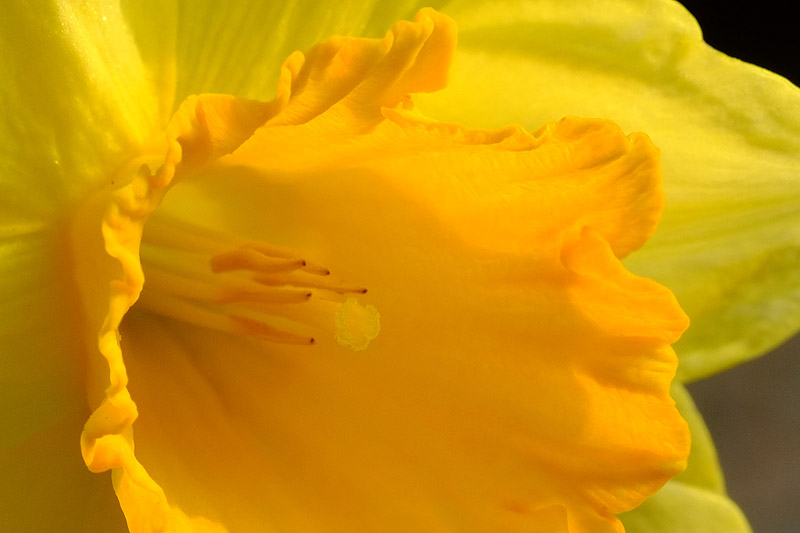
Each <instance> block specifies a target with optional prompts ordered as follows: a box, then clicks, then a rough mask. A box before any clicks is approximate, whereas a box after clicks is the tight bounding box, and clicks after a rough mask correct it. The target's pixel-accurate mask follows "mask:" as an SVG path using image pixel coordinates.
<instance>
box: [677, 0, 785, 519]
mask: <svg viewBox="0 0 800 533" xmlns="http://www.w3.org/2000/svg"><path fill="white" fill-rule="evenodd" d="M681 3H682V4H683V5H684V6H685V7H686V8H687V9H688V10H689V11H691V12H692V14H693V15H694V16H695V18H697V20H698V21H699V22H700V26H701V27H702V29H703V35H704V38H705V40H706V42H708V43H709V44H711V45H712V46H713V47H714V48H716V49H717V50H720V51H722V52H725V53H726V54H728V55H730V56H733V57H736V58H739V59H742V60H745V61H747V62H750V63H755V64H756V65H759V66H761V67H764V68H767V69H769V70H772V71H773V72H777V73H778V74H780V75H782V76H784V77H786V78H788V79H789V80H790V81H792V82H793V83H794V84H795V85H798V84H800V68H799V67H800V16H798V14H797V12H796V11H795V10H794V9H793V7H794V6H795V3H794V2H791V1H788V2H786V3H778V2H774V1H756V2H753V1H752V0H751V1H750V2H747V3H742V4H734V3H732V2H712V1H708V0H707V1H705V2H702V1H684V2H681ZM798 180H800V175H798ZM799 386H800V337H795V338H794V339H792V340H791V341H789V342H787V343H786V344H785V345H784V346H782V347H781V348H779V349H777V350H775V351H774V352H773V353H771V354H768V355H766V356H764V357H762V358H760V359H757V360H755V361H752V362H750V363H746V364H744V365H741V366H739V367H736V368H734V369H732V370H729V371H727V372H723V373H722V374H719V375H717V376H714V377H712V378H709V379H706V380H703V381H700V382H698V383H694V384H692V385H690V386H689V390H690V391H691V392H692V395H693V396H694V398H695V401H696V402H697V405H698V407H699V408H700V411H701V412H702V413H703V415H704V416H705V417H706V422H707V424H708V427H709V429H710V430H711V434H712V435H713V436H714V440H715V441H716V444H717V450H718V452H719V456H720V461H721V463H722V468H723V470H724V472H725V476H726V479H727V484H728V491H729V493H730V496H731V497H732V498H733V499H734V500H735V501H736V502H737V503H739V505H740V506H741V507H742V510H744V512H745V514H746V515H747V517H748V518H749V519H750V523H751V525H752V526H753V531H754V532H755V533H792V532H800V390H798V389H799V388H800V387H799Z"/></svg>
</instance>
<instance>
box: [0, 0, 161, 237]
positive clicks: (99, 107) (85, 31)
mask: <svg viewBox="0 0 800 533" xmlns="http://www.w3.org/2000/svg"><path fill="white" fill-rule="evenodd" d="M43 29H45V30H46V31H43ZM0 35H2V37H1V38H0V39H2V42H1V43H0V72H2V73H3V75H2V81H0V91H2V99H3V106H4V109H7V110H9V112H8V113H5V115H6V116H5V118H4V120H3V122H2V125H1V126H0V138H2V141H3V143H2V148H1V149H0V161H2V166H3V175H2V177H0V205H2V209H0V212H2V219H0V220H2V221H3V223H4V224H6V223H8V221H9V219H10V218H11V217H12V216H13V217H14V219H15V222H16V223H19V222H20V220H37V221H38V220H50V221H52V220H54V219H56V218H58V217H63V216H64V214H65V213H68V212H69V210H70V209H72V208H74V206H75V203H76V202H77V201H78V200H79V199H80V198H82V197H84V196H85V195H86V194H87V193H88V191H90V190H92V189H93V188H94V187H96V186H97V185H98V183H100V182H102V181H105V180H107V179H108V178H109V177H110V175H109V174H110V173H112V172H113V171H114V170H115V167H116V166H117V165H119V164H120V161H121V160H124V159H125V157H126V156H127V154H130V153H134V152H136V151H139V150H140V149H141V148H142V147H143V146H144V145H145V144H146V143H147V142H149V140H150V138H151V137H152V136H153V135H154V134H155V132H157V131H158V130H159V129H161V128H162V127H163V126H164V124H165V122H166V119H167V118H168V115H163V114H162V113H163V112H165V111H166V112H168V111H169V109H167V108H166V107H165V106H164V105H163V100H162V96H163V94H162V93H161V92H160V91H159V90H158V89H157V88H156V87H155V86H154V85H152V84H151V81H150V80H151V78H150V71H149V69H148V67H147V66H146V65H145V63H144V62H143V60H142V57H141V56H140V52H139V49H138V48H137V42H136V35H135V34H134V31H133V29H132V28H131V27H130V25H129V24H128V21H127V20H126V18H125V13H124V11H123V10H122V8H121V7H120V6H119V5H117V4H114V3H108V2H92V1H87V2H81V3H76V2H59V3H51V2H45V3H43V4H42V5H40V6H38V7H37V9H35V10H33V9H31V8H30V6H29V5H27V4H25V3H19V2H12V3H10V4H9V5H8V6H6V8H5V10H4V15H3V17H2V21H1V22H0ZM33 36H35V37H33ZM54 73H55V75H56V76H57V77H56V78H54ZM169 96H170V97H171V95H169ZM12 111H13V112H12Z"/></svg>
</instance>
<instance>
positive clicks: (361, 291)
mask: <svg viewBox="0 0 800 533" xmlns="http://www.w3.org/2000/svg"><path fill="white" fill-rule="evenodd" d="M358 292H359V293H360V294H367V289H359V290H358Z"/></svg>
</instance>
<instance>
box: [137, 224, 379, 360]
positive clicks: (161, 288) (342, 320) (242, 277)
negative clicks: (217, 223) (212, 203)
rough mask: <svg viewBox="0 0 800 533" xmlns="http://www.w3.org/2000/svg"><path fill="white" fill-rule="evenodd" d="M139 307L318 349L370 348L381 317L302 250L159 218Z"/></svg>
mask: <svg viewBox="0 0 800 533" xmlns="http://www.w3.org/2000/svg"><path fill="white" fill-rule="evenodd" d="M140 257H141V264H142V269H143V272H144V279H145V282H144V289H143V290H142V293H141V295H140V297H139V300H138V302H137V303H136V307H137V308H139V309H143V310H146V311H148V312H151V313H154V314H158V315H162V316H166V317H169V318H172V319H177V320H181V321H184V322H187V323H190V324H193V325H196V326H200V327H204V328H209V329H213V330H217V331H222V332H227V333H233V334H239V335H248V336H252V337H255V338H259V339H262V340H266V341H269V342H274V343H280V344H292V345H306V346H312V345H314V344H316V343H317V339H318V337H319V335H321V334H325V335H329V336H330V337H332V338H334V339H336V341H337V342H338V343H339V344H340V345H342V346H345V347H347V348H350V349H352V350H356V351H358V350H363V349H365V348H367V346H368V345H369V343H370V341H372V340H373V339H374V338H375V337H376V336H377V335H378V333H379V331H380V315H379V313H378V311H377V309H375V307H373V306H371V305H362V304H361V303H360V302H359V301H358V297H359V296H362V295H364V294H366V293H367V289H366V288H365V287H362V286H360V285H357V284H353V283H349V282H347V281H344V280H342V279H339V278H337V277H336V276H334V275H333V274H332V273H331V271H330V270H329V269H328V268H327V267H325V266H323V265H321V264H318V263H315V262H313V261H311V260H309V259H307V258H305V257H304V256H303V255H302V254H300V253H299V252H297V251H296V250H292V249H289V248H284V247H280V246H276V245H273V244H269V243H265V242H260V241H248V240H243V239H240V238H238V237H236V236H234V235H229V234H226V233H222V232H216V231H213V230H208V229H205V228H200V227H199V226H195V225H193V224H191V223H188V222H185V221H180V220H177V219H174V218H171V217H168V216H165V215H161V214H159V213H158V212H157V211H156V213H153V216H151V217H150V219H149V220H148V222H147V224H146V226H145V232H144V235H143V238H142V243H141V247H140Z"/></svg>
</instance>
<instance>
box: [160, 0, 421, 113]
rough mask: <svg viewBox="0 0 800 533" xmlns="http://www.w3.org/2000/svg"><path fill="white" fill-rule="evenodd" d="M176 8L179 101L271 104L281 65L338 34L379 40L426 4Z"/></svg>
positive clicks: (193, 0)
mask: <svg viewBox="0 0 800 533" xmlns="http://www.w3.org/2000/svg"><path fill="white" fill-rule="evenodd" d="M176 4H177V12H178V17H177V48H176V51H175V54H176V62H177V67H178V68H177V74H178V83H177V99H178V101H180V100H181V99H183V98H185V97H186V96H189V95H190V94H197V93H201V92H216V93H226V94H233V95H236V96H242V97H245V98H254V99H260V100H265V99H269V98H272V96H273V94H274V93H275V82H276V80H277V77H278V73H279V69H280V65H281V63H282V62H283V60H284V59H286V58H287V57H288V56H289V54H291V53H292V52H294V51H296V50H306V49H308V48H309V47H311V46H312V45H313V44H315V43H317V42H319V41H321V40H322V39H325V38H328V37H330V36H331V35H338V34H341V35H363V36H367V37H380V36H382V35H383V34H384V33H385V32H386V30H387V29H388V28H390V27H391V26H392V24H394V23H395V22H396V21H397V20H401V19H405V18H410V17H411V16H413V15H414V13H415V12H416V11H417V10H418V9H419V8H420V7H423V6H424V5H428V4H427V3H426V2H421V1H418V0H403V1H393V2H382V1H380V0H369V1H358V2H356V1H341V2H339V1H337V2H333V1H331V0H323V1H319V0H301V1H293V2H248V1H234V2H224V3H222V2H216V1H214V0H187V1H179V2H176Z"/></svg>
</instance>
